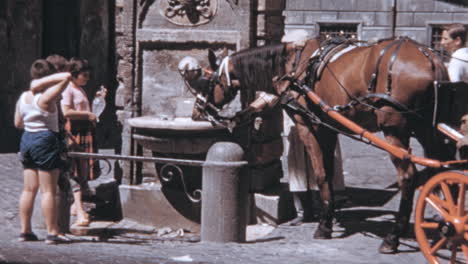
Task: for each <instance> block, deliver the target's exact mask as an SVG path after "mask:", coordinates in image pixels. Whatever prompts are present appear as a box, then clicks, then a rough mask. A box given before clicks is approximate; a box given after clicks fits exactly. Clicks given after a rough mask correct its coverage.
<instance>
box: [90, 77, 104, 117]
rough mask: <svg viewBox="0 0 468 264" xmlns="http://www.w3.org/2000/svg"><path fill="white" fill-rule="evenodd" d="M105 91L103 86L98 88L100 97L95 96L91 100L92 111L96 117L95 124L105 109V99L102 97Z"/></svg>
mask: <svg viewBox="0 0 468 264" xmlns="http://www.w3.org/2000/svg"><path fill="white" fill-rule="evenodd" d="M105 89H106V88H104V86H101V88H99V91H100V92H101V93H100V95H96V97H94V100H93V105H92V111H93V113H94V114H95V115H96V119H97V122H99V116H100V115H101V114H102V112H103V111H104V109H105V108H106V99H105V98H104V97H103V96H102V94H103V93H104V90H105Z"/></svg>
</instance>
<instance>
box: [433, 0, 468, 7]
mask: <svg viewBox="0 0 468 264" xmlns="http://www.w3.org/2000/svg"><path fill="white" fill-rule="evenodd" d="M439 1H440V2H446V3H449V4H455V5H460V6H465V7H468V0H439Z"/></svg>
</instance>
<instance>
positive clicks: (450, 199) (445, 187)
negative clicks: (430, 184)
mask: <svg viewBox="0 0 468 264" xmlns="http://www.w3.org/2000/svg"><path fill="white" fill-rule="evenodd" d="M440 187H441V188H442V192H443V193H444V197H445V200H446V201H447V202H448V203H449V204H452V205H455V201H454V200H453V197H452V192H451V191H450V188H449V187H448V185H447V183H445V182H441V183H440Z"/></svg>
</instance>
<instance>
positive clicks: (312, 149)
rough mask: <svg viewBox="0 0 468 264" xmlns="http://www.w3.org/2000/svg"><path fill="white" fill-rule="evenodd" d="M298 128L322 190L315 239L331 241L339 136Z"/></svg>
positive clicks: (327, 132) (326, 131)
mask: <svg viewBox="0 0 468 264" xmlns="http://www.w3.org/2000/svg"><path fill="white" fill-rule="evenodd" d="M297 128H298V132H299V137H300V138H301V140H302V141H303V142H304V145H305V147H306V150H307V152H308V153H309V159H310V162H311V164H312V168H313V170H314V175H315V177H316V182H317V185H318V187H319V190H320V198H321V212H320V214H319V226H318V228H317V230H316V231H315V233H314V238H316V239H329V238H331V234H332V231H333V229H332V227H333V216H334V197H333V185H332V182H333V181H332V177H333V174H334V173H333V160H334V158H333V157H334V156H333V155H334V150H335V146H336V139H337V136H336V134H334V133H332V132H330V131H329V130H325V129H320V128H319V129H318V130H317V131H316V133H314V132H312V131H311V130H310V129H309V127H307V126H305V125H301V124H297ZM318 139H319V140H318ZM310 182H311V181H309V183H310ZM311 187H312V186H310V187H309V188H311Z"/></svg>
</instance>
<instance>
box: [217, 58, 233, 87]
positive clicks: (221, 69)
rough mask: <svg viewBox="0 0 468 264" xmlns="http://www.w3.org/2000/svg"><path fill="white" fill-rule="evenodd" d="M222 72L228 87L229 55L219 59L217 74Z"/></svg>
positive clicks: (229, 80)
mask: <svg viewBox="0 0 468 264" xmlns="http://www.w3.org/2000/svg"><path fill="white" fill-rule="evenodd" d="M223 72H224V75H226V79H227V85H228V87H231V76H230V74H229V56H226V57H225V58H224V59H223V61H221V65H220V66H219V69H218V76H221V75H223Z"/></svg>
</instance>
